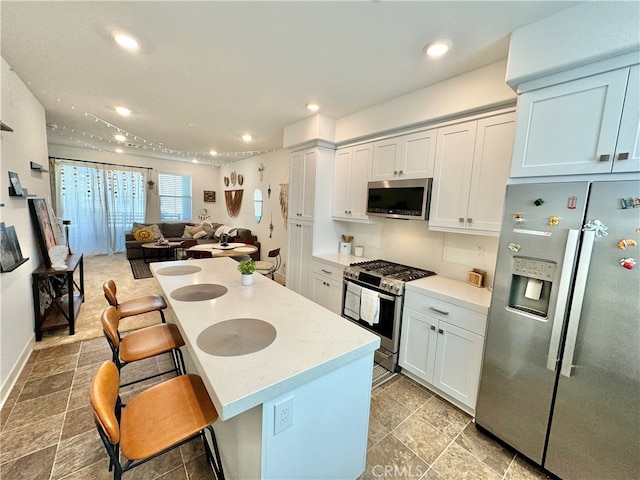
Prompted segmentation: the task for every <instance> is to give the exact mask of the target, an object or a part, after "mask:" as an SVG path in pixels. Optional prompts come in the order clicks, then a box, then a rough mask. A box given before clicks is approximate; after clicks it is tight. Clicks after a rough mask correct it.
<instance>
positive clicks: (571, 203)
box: [567, 195, 578, 210]
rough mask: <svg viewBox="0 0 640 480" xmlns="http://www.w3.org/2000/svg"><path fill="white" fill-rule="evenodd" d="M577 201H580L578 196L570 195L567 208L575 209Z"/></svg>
mask: <svg viewBox="0 0 640 480" xmlns="http://www.w3.org/2000/svg"><path fill="white" fill-rule="evenodd" d="M577 203H578V197H576V196H575V195H572V196H570V197H569V200H568V201H567V208H568V209H569V210H575V208H576V204H577Z"/></svg>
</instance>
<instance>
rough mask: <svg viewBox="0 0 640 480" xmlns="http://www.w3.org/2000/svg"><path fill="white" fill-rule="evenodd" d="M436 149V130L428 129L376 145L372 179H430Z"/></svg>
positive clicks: (392, 138) (382, 141)
mask: <svg viewBox="0 0 640 480" xmlns="http://www.w3.org/2000/svg"><path fill="white" fill-rule="evenodd" d="M435 151H436V130H435V129H432V130H424V131H421V132H415V133H410V134H407V135H402V136H399V137H391V138H388V139H384V140H378V141H377V142H374V144H373V167H372V172H371V180H372V181H380V180H402V179H410V178H430V177H432V176H433V165H434V158H435Z"/></svg>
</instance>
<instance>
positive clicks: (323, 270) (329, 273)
mask: <svg viewBox="0 0 640 480" xmlns="http://www.w3.org/2000/svg"><path fill="white" fill-rule="evenodd" d="M320 271H321V272H323V273H326V274H327V275H331V274H332V273H333V272H331V271H329V270H325V269H324V268H323V269H322V270H320Z"/></svg>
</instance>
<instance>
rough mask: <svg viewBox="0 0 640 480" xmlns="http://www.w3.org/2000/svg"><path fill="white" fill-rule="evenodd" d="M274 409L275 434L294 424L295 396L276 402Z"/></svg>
mask: <svg viewBox="0 0 640 480" xmlns="http://www.w3.org/2000/svg"><path fill="white" fill-rule="evenodd" d="M273 410H274V412H273V434H274V435H277V434H279V433H280V432H282V431H283V430H286V429H287V428H289V427H290V426H291V425H293V397H287V398H285V399H284V400H280V401H279V402H277V403H275V404H274V405H273Z"/></svg>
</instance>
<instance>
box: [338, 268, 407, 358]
mask: <svg viewBox="0 0 640 480" xmlns="http://www.w3.org/2000/svg"><path fill="white" fill-rule="evenodd" d="M348 282H351V283H354V284H356V285H359V286H361V287H363V288H368V289H369V290H373V291H374V292H378V295H379V298H380V314H379V322H378V323H376V324H373V325H369V324H368V323H367V322H365V321H364V320H354V319H353V318H351V317H349V316H347V315H346V314H345V313H344V305H345V298H346V295H347V283H348ZM343 283H344V285H343V289H342V310H341V311H342V316H343V317H344V318H346V319H347V320H351V321H352V322H354V323H357V324H358V325H360V326H362V327H363V328H366V329H367V330H370V331H372V332H374V333H375V334H377V335H378V336H379V337H380V346H381V347H383V348H384V349H386V350H388V351H389V352H391V353H398V345H399V343H400V342H399V340H400V316H401V314H402V297H399V296H397V295H392V294H390V293H388V292H384V291H382V290H379V289H377V288H374V287H371V285H367V284H365V283H362V282H359V281H357V280H353V279H348V280H344V282H343Z"/></svg>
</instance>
